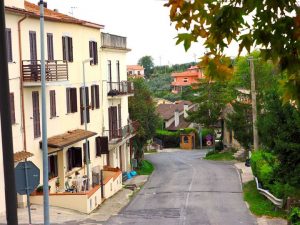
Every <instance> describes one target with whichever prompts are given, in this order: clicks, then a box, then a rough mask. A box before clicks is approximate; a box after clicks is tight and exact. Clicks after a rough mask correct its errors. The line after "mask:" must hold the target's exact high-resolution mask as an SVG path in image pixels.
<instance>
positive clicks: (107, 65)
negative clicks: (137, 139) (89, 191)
mask: <svg viewBox="0 0 300 225" xmlns="http://www.w3.org/2000/svg"><path fill="white" fill-rule="evenodd" d="M129 51H130V49H128V48H127V40H126V37H121V36H117V35H113V34H108V33H101V53H100V55H101V63H102V66H101V68H102V74H106V75H107V76H106V78H105V81H104V83H103V91H104V93H103V97H104V99H105V100H104V101H106V104H107V112H104V121H105V123H104V127H105V129H104V134H105V136H108V137H109V155H108V157H107V161H108V165H109V166H111V167H118V168H120V169H121V170H122V171H123V172H125V171H129V170H131V166H130V162H131V158H132V145H131V139H132V137H133V136H134V131H135V129H136V123H135V122H134V121H130V120H129V113H128V98H129V97H130V96H133V91H134V89H133V83H132V82H129V81H127V69H126V53H127V52H129Z"/></svg>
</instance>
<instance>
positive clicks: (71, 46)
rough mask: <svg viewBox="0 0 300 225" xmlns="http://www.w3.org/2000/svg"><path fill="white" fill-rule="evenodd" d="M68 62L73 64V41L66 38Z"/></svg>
mask: <svg viewBox="0 0 300 225" xmlns="http://www.w3.org/2000/svg"><path fill="white" fill-rule="evenodd" d="M68 56H69V58H68V61H69V62H73V39H72V38H71V37H68Z"/></svg>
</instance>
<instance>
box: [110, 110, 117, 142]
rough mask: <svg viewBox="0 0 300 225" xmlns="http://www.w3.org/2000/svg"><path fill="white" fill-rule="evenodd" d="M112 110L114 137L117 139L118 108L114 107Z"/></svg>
mask: <svg viewBox="0 0 300 225" xmlns="http://www.w3.org/2000/svg"><path fill="white" fill-rule="evenodd" d="M111 109H112V130H113V137H114V138H117V137H118V136H119V135H118V115H117V111H118V109H117V107H116V106H113V107H111Z"/></svg>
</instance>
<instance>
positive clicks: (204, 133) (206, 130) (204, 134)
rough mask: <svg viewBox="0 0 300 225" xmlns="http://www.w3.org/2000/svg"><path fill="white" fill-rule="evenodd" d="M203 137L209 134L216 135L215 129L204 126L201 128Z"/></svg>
mask: <svg viewBox="0 0 300 225" xmlns="http://www.w3.org/2000/svg"><path fill="white" fill-rule="evenodd" d="M201 133H202V137H203V138H205V137H206V136H207V135H209V134H210V135H214V130H213V129H210V128H202V129H201Z"/></svg>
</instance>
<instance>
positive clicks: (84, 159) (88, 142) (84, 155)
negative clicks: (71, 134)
mask: <svg viewBox="0 0 300 225" xmlns="http://www.w3.org/2000/svg"><path fill="white" fill-rule="evenodd" d="M87 144H88V146H87V147H88V154H89V158H88V159H89V161H90V160H91V154H90V141H87ZM85 146H86V145H85V143H83V163H84V164H85V162H86V154H85Z"/></svg>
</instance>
